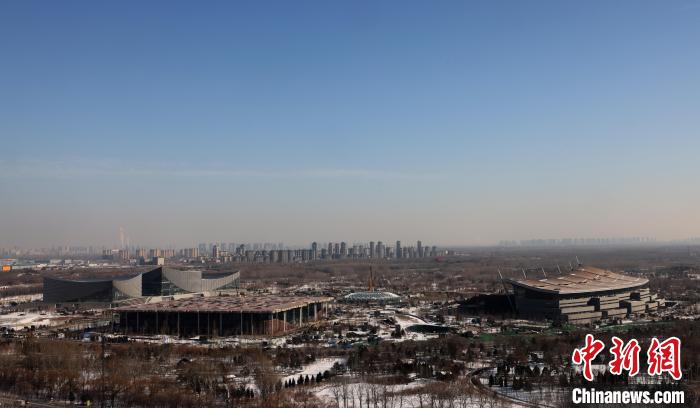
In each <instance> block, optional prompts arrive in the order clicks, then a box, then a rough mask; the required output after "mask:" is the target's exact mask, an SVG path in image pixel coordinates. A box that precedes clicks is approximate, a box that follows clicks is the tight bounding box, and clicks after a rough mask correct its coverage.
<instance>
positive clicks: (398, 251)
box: [396, 241, 402, 258]
mask: <svg viewBox="0 0 700 408" xmlns="http://www.w3.org/2000/svg"><path fill="white" fill-rule="evenodd" d="M396 257H397V258H402V253H401V241H396Z"/></svg>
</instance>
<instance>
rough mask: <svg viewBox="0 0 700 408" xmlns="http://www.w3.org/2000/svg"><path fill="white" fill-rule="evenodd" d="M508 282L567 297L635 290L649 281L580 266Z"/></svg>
mask: <svg viewBox="0 0 700 408" xmlns="http://www.w3.org/2000/svg"><path fill="white" fill-rule="evenodd" d="M508 282H509V283H510V284H512V285H514V286H520V287H523V288H526V289H530V290H534V291H538V292H547V293H557V294H563V295H569V294H588V293H595V292H606V291H610V290H621V289H635V288H638V287H641V286H644V285H646V284H648V283H649V280H648V279H644V278H639V277H633V276H628V275H623V274H620V273H616V272H612V271H608V270H605V269H600V268H595V267H592V266H580V267H578V268H577V269H576V270H574V271H573V272H571V273H568V274H566V275H557V276H552V277H550V278H544V279H509V280H508Z"/></svg>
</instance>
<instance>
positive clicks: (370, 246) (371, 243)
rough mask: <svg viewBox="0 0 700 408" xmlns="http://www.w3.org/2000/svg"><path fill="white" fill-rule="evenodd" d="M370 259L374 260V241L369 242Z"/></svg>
mask: <svg viewBox="0 0 700 408" xmlns="http://www.w3.org/2000/svg"><path fill="white" fill-rule="evenodd" d="M369 257H370V258H374V241H369Z"/></svg>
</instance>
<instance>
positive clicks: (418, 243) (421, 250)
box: [416, 241, 423, 258]
mask: <svg viewBox="0 0 700 408" xmlns="http://www.w3.org/2000/svg"><path fill="white" fill-rule="evenodd" d="M416 248H418V257H419V258H422V257H423V243H422V242H420V241H418V242H417V243H416Z"/></svg>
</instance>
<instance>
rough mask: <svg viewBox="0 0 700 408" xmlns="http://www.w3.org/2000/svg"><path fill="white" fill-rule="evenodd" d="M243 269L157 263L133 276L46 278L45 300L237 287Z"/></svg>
mask: <svg viewBox="0 0 700 408" xmlns="http://www.w3.org/2000/svg"><path fill="white" fill-rule="evenodd" d="M239 284H240V273H239V272H234V273H231V274H228V275H225V276H221V277H217V278H204V277H202V271H196V270H188V271H186V270H180V269H174V268H167V267H158V268H155V269H152V270H150V271H147V272H143V273H139V274H137V275H134V276H128V277H118V278H111V279H96V280H68V279H59V278H50V277H45V278H44V292H43V293H44V302H45V303H81V302H114V301H119V300H124V299H130V298H136V297H148V296H172V295H178V294H183V293H199V292H209V291H216V290H226V289H235V288H238V287H239Z"/></svg>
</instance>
